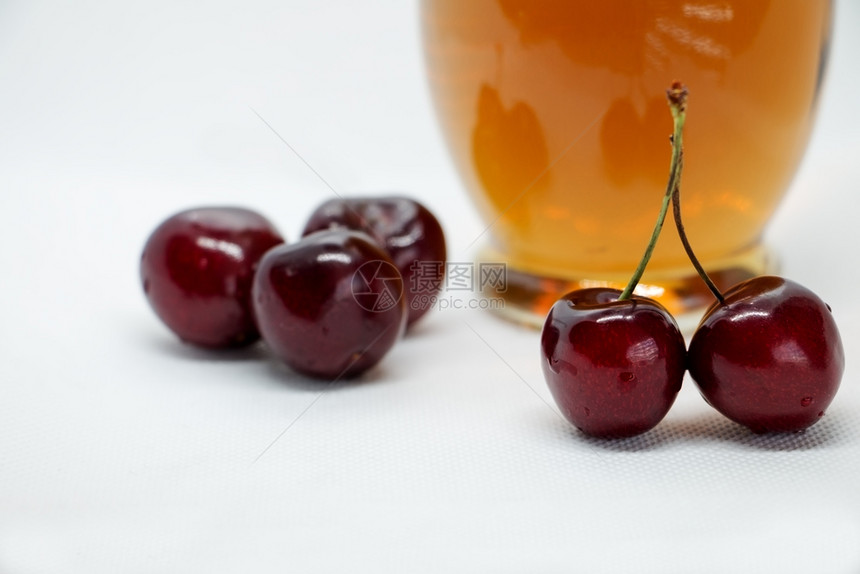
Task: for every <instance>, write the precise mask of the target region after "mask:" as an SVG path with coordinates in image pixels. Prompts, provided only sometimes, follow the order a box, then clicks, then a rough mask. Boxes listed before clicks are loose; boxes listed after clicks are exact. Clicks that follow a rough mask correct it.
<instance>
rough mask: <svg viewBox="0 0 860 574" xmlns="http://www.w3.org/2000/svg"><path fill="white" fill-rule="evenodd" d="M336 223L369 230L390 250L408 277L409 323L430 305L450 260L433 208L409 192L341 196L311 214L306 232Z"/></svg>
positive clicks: (392, 256)
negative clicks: (389, 194) (404, 195)
mask: <svg viewBox="0 0 860 574" xmlns="http://www.w3.org/2000/svg"><path fill="white" fill-rule="evenodd" d="M333 227H345V228H347V229H353V230H357V231H364V232H365V233H367V234H368V235H370V236H371V237H373V238H374V239H376V241H377V242H378V243H379V245H381V246H382V247H383V248H384V249H385V250H386V251H387V252H388V254H389V255H390V256H391V259H392V261H394V264H395V265H397V268H398V269H399V270H400V274H401V275H402V276H403V281H404V286H405V289H406V306H407V310H408V313H409V319H408V322H409V324H412V323H414V322H415V321H417V320H418V319H419V318H420V317H421V316H423V315H424V314H425V313H426V312H427V311H428V310H429V309H430V301H432V299H431V298H430V297H429V296H432V295H435V294H436V293H437V292H438V291H439V289H440V288H441V285H442V280H443V279H444V272H445V259H446V249H445V235H444V233H443V231H442V226H441V225H440V224H439V221H438V220H437V219H436V217H435V216H434V215H433V214H432V213H431V212H430V210H428V209H427V208H426V207H424V206H423V205H421V204H420V203H418V202H417V201H415V200H413V199H410V198H408V197H400V196H391V197H358V198H354V197H353V198H348V199H342V198H336V199H331V200H329V201H326V202H325V203H323V204H322V205H320V206H319V207H318V208H317V209H316V210H315V211H314V212H313V213H312V214H311V216H310V219H309V220H308V223H307V225H306V226H305V230H304V232H303V235H307V234H309V233H313V232H315V231H319V230H321V229H329V228H333Z"/></svg>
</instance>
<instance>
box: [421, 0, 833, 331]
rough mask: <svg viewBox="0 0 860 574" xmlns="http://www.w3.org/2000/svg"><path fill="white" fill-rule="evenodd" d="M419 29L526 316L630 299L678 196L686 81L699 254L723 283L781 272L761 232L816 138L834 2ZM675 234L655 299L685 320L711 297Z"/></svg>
mask: <svg viewBox="0 0 860 574" xmlns="http://www.w3.org/2000/svg"><path fill="white" fill-rule="evenodd" d="M422 18H423V34H424V43H425V52H426V57H427V64H428V74H429V80H430V86H431V89H432V92H433V96H434V100H435V103H436V108H437V112H438V116H439V119H440V121H441V124H442V128H443V132H444V134H445V136H446V138H447V142H448V145H449V148H450V150H451V152H452V157H453V159H454V161H455V163H456V166H457V168H458V170H459V172H460V174H461V176H462V179H463V181H464V183H465V186H466V188H467V189H468V190H469V192H470V193H471V194H472V196H473V197H474V200H475V202H476V204H477V206H478V208H479V210H480V212H481V214H482V216H483V219H484V221H485V223H486V225H487V226H489V227H488V232H487V234H486V236H487V237H488V238H489V248H488V251H486V252H485V254H484V257H485V258H488V259H495V260H501V261H505V262H507V263H508V267H509V283H510V287H511V288H512V289H513V290H512V291H511V292H510V293H509V295H508V296H510V297H514V298H521V299H522V300H521V301H514V303H515V304H520V303H524V304H526V305H527V306H531V307H533V308H534V310H535V311H536V312H537V313H538V315H540V314H541V313H542V312H543V311H544V310H545V308H546V307H547V306H548V305H549V304H550V303H551V302H552V301H553V300H554V299H555V297H556V296H557V295H558V294H559V293H558V292H559V291H564V290H567V289H569V288H572V287H577V286H583V285H597V284H600V285H603V284H607V283H608V284H616V283H617V284H621V283H624V282H626V279H627V278H628V277H629V275H630V274H631V273H632V271H633V269H634V268H635V266H636V264H637V262H638V260H639V259H640V257H641V255H642V253H643V251H644V248H645V245H646V243H647V241H648V238H649V236H650V233H651V230H652V229H653V226H654V222H655V220H656V216H657V212H658V210H659V204H660V201H661V198H662V196H663V193H664V191H665V185H666V179H667V176H668V172H669V160H670V154H671V148H670V143H669V135H670V134H671V132H672V120H671V115H670V113H669V109H668V106H667V104H666V101H665V95H664V94H665V89H666V88H667V87H668V86H669V85H670V84H671V82H672V81H673V80H675V79H679V80H681V81H683V82H684V83H685V84H686V85H687V86H688V88H689V91H690V96H689V108H688V112H687V127H686V130H685V163H684V174H683V181H682V198H683V212H684V218H685V223H686V227H687V232H688V235H689V237H690V241H691V242H692V244H693V246H694V248H695V249H696V252H697V254H698V255H699V257H700V259H701V260H702V261H703V262H704V264H705V266H706V267H707V268H708V269H709V270H711V272H713V273H714V274H715V276H716V277H717V279H718V281H722V282H734V281H735V280H737V279H740V278H744V277H745V276H749V275H751V274H757V273H760V272H762V271H765V270H767V269H768V267H769V266H770V265H771V261H770V259H769V255H768V253H767V252H766V250H764V249H763V248H762V246H761V238H762V233H763V230H764V228H765V224H766V223H767V221H768V219H769V218H770V217H771V215H772V214H773V212H774V209H775V208H776V206H777V204H778V203H779V201H780V198H781V197H782V195H783V194H784V192H785V191H786V189H787V187H788V185H789V183H790V180H791V178H792V176H793V174H794V172H795V169H796V168H797V166H798V163H799V161H800V159H801V157H802V154H803V152H804V148H805V146H806V143H807V140H808V137H809V134H810V129H811V126H812V120H813V115H814V110H815V105H816V100H817V96H818V91H819V87H820V83H821V78H822V71H823V68H824V64H825V60H826V55H827V46H828V42H829V29H830V20H831V5H830V2H829V1H825V0H771V1H768V0H721V1H719V2H717V1H714V0H601V1H592V0H557V1H551V0H468V1H463V0H424V2H423V4H422ZM667 223H668V225H667V227H666V229H665V231H664V233H663V235H662V236H661V238H660V241H659V243H658V246H657V249H656V251H655V253H654V257H653V259H652V263H651V265H650V266H649V268H648V272H647V273H646V276H645V278H644V284H643V289H644V290H645V291H646V292H649V293H650V294H653V295H657V296H659V297H660V298H661V299H662V300H663V302H664V303H665V304H667V306H669V307H670V309H671V310H673V311H676V312H678V311H683V310H684V309H687V308H689V307H691V306H695V305H699V304H702V303H703V302H706V300H705V299H704V298H705V297H706V294H704V292H703V291H702V290H701V288H700V286H699V285H700V284H699V283H698V282H695V281H692V268H691V266H690V265H689V263H688V261H687V259H686V256H685V255H684V252H683V249H682V247H681V244H680V242H679V240H678V239H677V235H676V234H675V232H674V230H673V229H672V228H671V223H669V222H667ZM482 241H483V239H482Z"/></svg>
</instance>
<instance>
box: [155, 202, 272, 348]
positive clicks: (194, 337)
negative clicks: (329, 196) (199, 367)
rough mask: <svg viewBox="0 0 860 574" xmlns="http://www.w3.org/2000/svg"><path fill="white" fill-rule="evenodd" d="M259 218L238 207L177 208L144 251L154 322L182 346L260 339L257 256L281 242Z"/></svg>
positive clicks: (239, 343)
mask: <svg viewBox="0 0 860 574" xmlns="http://www.w3.org/2000/svg"><path fill="white" fill-rule="evenodd" d="M283 242H284V240H283V238H282V237H281V235H280V234H279V233H278V231H277V229H275V227H274V226H273V225H272V224H271V223H270V222H269V221H268V220H266V219H265V218H264V217H263V216H262V215H259V214H257V213H255V212H253V211H250V210H247V209H242V208H238V207H203V208H197V209H190V210H187V211H182V212H180V213H177V214H175V215H173V216H172V217H170V218H168V219H167V220H165V221H164V222H163V223H161V225H159V226H158V227H157V228H156V229H155V231H153V233H152V235H150V237H149V239H148V240H147V241H146V245H145V246H144V249H143V255H142V257H141V261H140V277H141V280H142V282H143V291H144V293H145V294H146V298H147V299H148V301H149V303H150V305H151V306H152V308H153V310H154V311H155V313H156V314H157V315H158V317H159V318H160V319H161V320H162V321H163V322H164V323H165V324H166V325H167V326H168V327H169V328H170V329H171V330H172V331H173V332H174V333H176V335H178V336H179V338H180V339H182V340H183V341H186V342H188V343H192V344H195V345H200V346H203V347H211V348H223V347H237V346H243V345H248V344H250V343H253V342H254V341H256V340H257V339H258V338H259V334H258V332H257V328H256V326H255V325H254V320H253V316H252V311H251V283H252V280H253V276H254V270H255V268H256V266H257V263H258V262H259V260H260V258H261V257H262V256H263V254H264V253H265V252H266V251H267V250H268V249H269V248H271V247H273V246H275V245H278V244H281V243H283Z"/></svg>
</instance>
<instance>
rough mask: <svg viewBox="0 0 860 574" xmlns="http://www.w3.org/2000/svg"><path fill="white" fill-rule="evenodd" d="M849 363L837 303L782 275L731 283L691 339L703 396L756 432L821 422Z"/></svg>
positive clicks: (691, 364)
mask: <svg viewBox="0 0 860 574" xmlns="http://www.w3.org/2000/svg"><path fill="white" fill-rule="evenodd" d="M844 366H845V353H844V351H843V348H842V340H841V338H840V336H839V331H838V330H837V328H836V323H835V322H834V320H833V316H832V314H831V312H830V308H829V307H828V306H827V305H826V304H825V303H824V302H823V301H822V300H821V299H820V298H819V297H818V296H817V295H815V294H814V293H813V292H812V291H810V290H809V289H807V288H805V287H803V286H801V285H798V284H797V283H795V282H793V281H790V280H788V279H783V278H780V277H770V276H764V277H755V278H753V279H749V280H747V281H744V282H742V283H740V284H738V285H735V286H734V287H732V288H730V289H729V290H728V291H726V292H725V293H724V301H723V302H722V303H720V302H716V303H714V304H713V305H712V306H711V307H710V308H709V309H708V310H707V312H706V313H705V316H704V318H703V319H702V321H701V323H700V324H699V327H698V328H697V329H696V332H695V333H694V335H693V338H692V340H691V342H690V351H689V369H690V375H691V376H692V377H693V380H694V381H695V383H696V385H698V387H699V391H700V392H701V394H702V396H703V397H704V398H705V400H707V401H708V403H709V404H710V405H711V406H712V407H714V408H715V409H716V410H718V411H719V412H720V413H722V414H723V415H725V416H726V417H728V418H730V419H731V420H733V421H735V422H738V423H740V424H742V425H745V426H747V427H749V428H750V429H751V430H752V431H754V432H756V433H765V432H786V431H801V430H804V429H806V428H808V427H809V426H811V425H813V424H815V423H816V422H817V421H818V420H819V419H820V418H821V417H822V416H823V415H824V411H825V410H826V409H827V407H828V405H830V402H831V401H832V400H833V397H834V396H835V395H836V391H837V390H838V389H839V383H840V380H841V378H842V371H843V369H844Z"/></svg>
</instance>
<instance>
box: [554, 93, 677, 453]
mask: <svg viewBox="0 0 860 574" xmlns="http://www.w3.org/2000/svg"><path fill="white" fill-rule="evenodd" d="M686 94H687V92H686V89H685V88H684V87H683V86H681V85H680V84H678V83H676V84H673V86H672V88H671V89H670V90H669V91H668V92H667V96H668V98H669V104H670V108H671V110H672V117H673V119H674V124H675V129H674V133H673V135H672V164H671V171H670V174H669V183H668V185H667V187H666V193H665V194H664V196H663V202H662V204H661V208H660V215H659V216H658V217H657V223H656V224H655V226H654V232H653V233H652V234H651V240H650V241H649V243H648V246H647V248H646V249H645V254H644V255H643V257H642V260H641V262H640V263H639V266H638V267H637V268H636V271H634V273H633V276H632V277H631V278H630V281H629V283H628V284H627V287H626V288H625V289H624V291H619V290H617V289H609V288H594V289H580V290H577V291H573V292H571V293H568V294H567V295H565V296H564V297H562V298H561V299H560V300H559V301H556V303H555V304H554V305H553V306H552V308H551V309H550V311H549V314H548V315H547V318H546V322H545V323H544V326H543V331H542V332H541V352H542V363H541V365H542V368H543V374H544V378H545V379H546V382H547V385H548V386H549V389H550V392H551V393H552V396H553V398H554V399H555V402H556V404H558V406H559V408H560V409H561V412H562V414H563V415H564V416H565V418H567V420H568V421H570V422H571V423H572V424H573V425H574V426H576V427H577V428H578V429H580V430H581V431H582V432H584V433H586V434H589V435H592V436H595V437H601V438H620V437H628V436H634V435H637V434H640V433H643V432H645V431H647V430H650V429H651V428H653V427H654V426H655V425H657V423H659V422H660V421H661V420H662V419H663V417H664V416H666V413H667V412H668V411H669V408H670V407H671V406H672V404H673V403H674V402H675V397H676V396H677V394H678V391H680V390H681V383H682V382H683V379H684V373H685V361H686V348H685V346H684V337H683V336H682V335H681V331H680V329H679V328H678V325H677V323H676V322H675V320H674V319H673V318H672V316H671V315H670V314H669V312H668V311H666V309H664V308H663V307H662V306H661V305H660V304H659V303H657V302H656V301H654V300H651V299H648V298H646V297H639V296H636V295H634V294H633V291H634V289H635V288H636V285H637V284H638V282H639V280H640V279H641V277H642V274H643V273H644V272H645V267H646V266H647V264H648V261H649V260H650V258H651V254H652V253H653V251H654V247H655V246H656V244H657V239H658V238H659V235H660V231H661V230H662V228H663V222H664V220H665V218H666V213H667V212H668V208H669V203H670V201H671V198H672V195H673V190H674V189H676V187H677V186H678V181H679V180H680V177H681V149H682V142H681V138H682V134H683V127H684V120H685V115H684V112H685V105H686Z"/></svg>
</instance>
